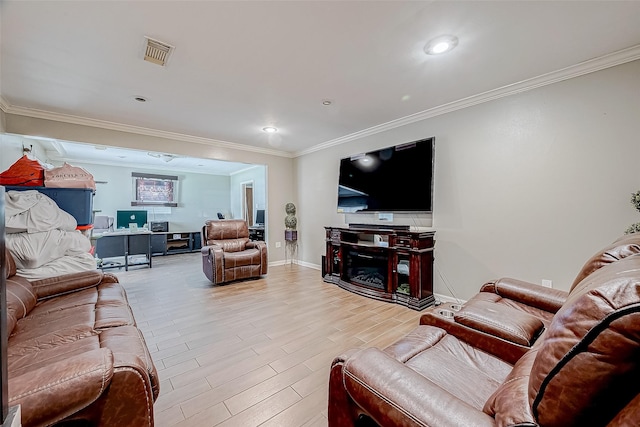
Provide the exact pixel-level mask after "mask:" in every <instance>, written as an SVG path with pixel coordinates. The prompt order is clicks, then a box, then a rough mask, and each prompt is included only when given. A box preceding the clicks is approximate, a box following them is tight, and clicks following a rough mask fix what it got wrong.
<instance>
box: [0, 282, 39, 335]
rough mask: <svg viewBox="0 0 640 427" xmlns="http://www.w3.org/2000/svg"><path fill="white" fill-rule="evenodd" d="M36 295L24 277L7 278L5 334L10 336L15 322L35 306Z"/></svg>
mask: <svg viewBox="0 0 640 427" xmlns="http://www.w3.org/2000/svg"><path fill="white" fill-rule="evenodd" d="M36 302H37V297H36V293H35V291H34V290H33V287H32V286H31V283H29V281H28V280H27V279H25V278H24V277H20V276H16V275H13V276H11V277H9V278H7V333H9V334H11V331H13V328H14V327H15V325H16V322H17V321H18V320H20V319H22V318H23V317H25V316H26V315H27V314H29V312H30V311H31V310H32V309H33V307H35V306H36Z"/></svg>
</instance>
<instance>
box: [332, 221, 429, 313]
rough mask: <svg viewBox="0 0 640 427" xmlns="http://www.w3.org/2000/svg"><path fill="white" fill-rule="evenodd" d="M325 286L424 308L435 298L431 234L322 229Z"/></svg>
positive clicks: (414, 307) (427, 232) (382, 229)
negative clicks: (333, 285) (327, 283)
mask: <svg viewBox="0 0 640 427" xmlns="http://www.w3.org/2000/svg"><path fill="white" fill-rule="evenodd" d="M325 230H326V239H325V241H326V256H325V261H324V262H325V265H324V269H325V272H326V274H325V275H324V280H325V281H326V282H330V283H335V284H336V285H338V286H340V287H341V288H343V289H346V290H349V291H351V292H354V293H357V294H360V295H364V296H367V297H370V298H374V299H378V300H382V301H388V302H395V303H397V304H402V305H404V306H407V307H409V308H412V309H414V310H422V309H424V308H426V307H429V306H430V305H432V304H433V303H434V302H435V299H434V297H433V247H434V243H435V241H434V235H435V231H409V230H404V229H388V228H375V227H372V228H364V227H362V228H361V227H360V226H358V227H354V228H351V227H350V228H340V227H325Z"/></svg>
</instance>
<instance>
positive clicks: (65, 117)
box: [0, 98, 293, 158]
mask: <svg viewBox="0 0 640 427" xmlns="http://www.w3.org/2000/svg"><path fill="white" fill-rule="evenodd" d="M0 100H2V98H0ZM2 101H4V100H2ZM4 104H6V105H3V104H2V103H0V107H2V110H3V111H4V112H5V113H6V114H15V115H18V116H26V117H33V118H35V119H44V120H51V121H55V122H62V123H70V124H74V125H81V126H90V127H94V128H100V129H108V130H114V131H118V132H127V133H134V134H138V135H145V136H152V137H156V138H166V139H174V140H177V141H184V142H192V143H194V144H202V145H208V146H212V147H218V148H229V149H233V150H240V151H250V152H253V153H260V154H268V155H272V156H278V157H288V158H291V157H293V154H292V153H289V152H287V151H281V150H272V149H269V148H260V147H253V146H250V145H244V144H237V143H234V142H228V141H221V140H218V139H211V138H203V137H200V136H193V135H186V134H182V133H177V132H169V131H163V130H158V129H150V128H145V127H141V126H133V125H126V124H122V123H115V122H109V121H106V120H97V119H90V118H87V117H80V116H73V115H70V114H60V113H54V112H51V111H45V110H39V109H36V108H25V107H17V106H14V105H11V104H8V103H6V101H4Z"/></svg>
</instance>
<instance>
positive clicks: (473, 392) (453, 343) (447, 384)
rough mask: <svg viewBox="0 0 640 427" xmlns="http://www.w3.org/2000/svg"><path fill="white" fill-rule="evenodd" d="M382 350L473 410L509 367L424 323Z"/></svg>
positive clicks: (480, 407) (478, 406) (482, 402)
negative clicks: (470, 385) (470, 384)
mask: <svg viewBox="0 0 640 427" xmlns="http://www.w3.org/2000/svg"><path fill="white" fill-rule="evenodd" d="M384 352H385V353H387V354H388V355H390V356H392V357H393V358H395V359H397V360H398V361H400V362H402V363H404V364H405V366H407V367H409V368H411V369H412V370H414V371H415V372H417V373H419V374H420V376H422V377H424V378H426V379H427V380H429V381H430V382H432V383H433V384H436V385H437V386H439V387H441V388H442V389H444V390H446V391H447V392H449V393H450V394H452V395H453V396H456V397H457V398H459V399H460V400H463V401H465V402H467V403H468V404H470V405H471V406H473V407H475V408H476V409H482V407H483V405H484V403H485V401H486V400H487V398H488V397H489V396H490V395H491V393H492V392H493V391H494V390H495V389H496V388H497V387H498V386H499V385H500V384H501V383H502V381H503V380H504V378H505V377H506V376H507V374H508V373H509V371H510V370H511V365H510V364H508V363H506V362H504V361H502V360H500V359H499V358H497V357H495V356H492V355H490V354H488V353H485V352H483V351H481V350H478V349H476V348H474V347H472V346H470V345H468V344H466V343H465V342H464V341H461V340H459V339H457V338H456V337H454V336H452V335H449V334H447V332H446V331H444V330H443V329H440V328H436V327H433V326H427V325H422V326H418V327H417V328H415V329H414V330H413V331H412V332H410V333H409V334H408V335H406V336H405V337H403V338H401V339H400V340H399V341H397V342H395V343H394V344H392V345H391V346H389V347H387V348H385V349H384ZM470 382H472V383H473V387H469V383H470Z"/></svg>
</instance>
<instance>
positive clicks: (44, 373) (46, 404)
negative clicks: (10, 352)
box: [9, 348, 113, 425]
mask: <svg viewBox="0 0 640 427" xmlns="http://www.w3.org/2000/svg"><path fill="white" fill-rule="evenodd" d="M112 376H113V354H112V353H111V350H109V349H107V348H100V349H96V350H92V351H89V352H86V353H84V354H80V355H77V356H72V357H70V358H68V359H65V360H61V361H59V362H56V363H53V364H51V365H49V366H46V367H42V368H39V369H36V370H34V371H30V372H27V373H24V374H22V375H18V376H17V377H10V378H9V389H10V390H11V397H10V399H9V404H10V405H18V404H19V405H21V406H22V423H23V425H44V424H45V423H50V422H52V421H60V420H62V419H64V418H66V417H68V416H69V415H71V414H74V413H76V412H78V411H80V410H81V409H83V408H85V407H87V406H89V405H90V404H91V403H93V402H94V401H95V400H96V399H98V397H100V395H101V394H102V393H104V391H105V389H106V388H107V387H108V385H109V383H110V382H111V378H112Z"/></svg>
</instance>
